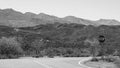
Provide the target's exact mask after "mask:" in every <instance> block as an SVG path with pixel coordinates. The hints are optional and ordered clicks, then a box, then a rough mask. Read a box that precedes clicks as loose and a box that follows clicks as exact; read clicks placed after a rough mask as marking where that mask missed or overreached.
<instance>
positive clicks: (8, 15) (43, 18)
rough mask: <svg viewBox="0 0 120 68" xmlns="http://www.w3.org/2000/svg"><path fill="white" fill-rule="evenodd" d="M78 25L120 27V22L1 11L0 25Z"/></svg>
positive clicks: (10, 10)
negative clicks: (57, 23) (56, 23)
mask: <svg viewBox="0 0 120 68" xmlns="http://www.w3.org/2000/svg"><path fill="white" fill-rule="evenodd" d="M55 22H59V23H77V24H83V25H94V26H100V25H109V26H111V25H120V22H119V21H117V20H115V19H100V20H96V21H92V20H87V19H83V18H79V17H75V16H66V17H63V18H59V17H57V16H54V15H48V14H45V13H39V14H35V13H32V12H26V13H22V12H20V11H16V10H14V9H10V8H9V9H0V25H7V26H12V27H28V26H29V27H30V26H36V25H40V24H46V23H55Z"/></svg>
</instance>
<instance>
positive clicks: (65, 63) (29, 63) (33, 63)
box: [0, 57, 90, 68]
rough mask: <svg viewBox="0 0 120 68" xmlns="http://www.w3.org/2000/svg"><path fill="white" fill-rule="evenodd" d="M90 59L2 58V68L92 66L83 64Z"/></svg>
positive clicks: (73, 67)
mask: <svg viewBox="0 0 120 68" xmlns="http://www.w3.org/2000/svg"><path fill="white" fill-rule="evenodd" d="M88 59H90V57H79V58H75V57H73V58H20V59H1V60H0V68H90V67H88V66H85V65H84V64H82V62H84V61H86V60H88Z"/></svg>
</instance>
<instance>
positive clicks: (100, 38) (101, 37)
mask: <svg viewBox="0 0 120 68" xmlns="http://www.w3.org/2000/svg"><path fill="white" fill-rule="evenodd" d="M98 41H99V42H100V43H103V42H105V37H104V36H103V35H99V37H98Z"/></svg>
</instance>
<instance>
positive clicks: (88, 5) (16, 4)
mask: <svg viewBox="0 0 120 68" xmlns="http://www.w3.org/2000/svg"><path fill="white" fill-rule="evenodd" d="M0 8H1V9H5V8H13V9H15V10H17V11H21V12H28V11H29V12H34V13H37V14H38V13H41V12H42V13H46V14H50V15H55V16H58V17H65V16H68V15H72V16H77V17H80V18H85V19H90V20H98V19H101V18H105V19H116V20H119V21H120V0H0Z"/></svg>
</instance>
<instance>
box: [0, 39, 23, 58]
mask: <svg viewBox="0 0 120 68" xmlns="http://www.w3.org/2000/svg"><path fill="white" fill-rule="evenodd" d="M0 54H1V55H3V56H6V57H7V58H15V57H19V56H20V55H22V54H23V50H22V48H21V47H20V44H19V43H18V42H17V41H16V40H15V38H6V37H2V38H1V39H0Z"/></svg>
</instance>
